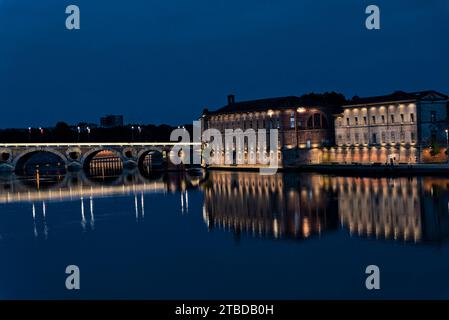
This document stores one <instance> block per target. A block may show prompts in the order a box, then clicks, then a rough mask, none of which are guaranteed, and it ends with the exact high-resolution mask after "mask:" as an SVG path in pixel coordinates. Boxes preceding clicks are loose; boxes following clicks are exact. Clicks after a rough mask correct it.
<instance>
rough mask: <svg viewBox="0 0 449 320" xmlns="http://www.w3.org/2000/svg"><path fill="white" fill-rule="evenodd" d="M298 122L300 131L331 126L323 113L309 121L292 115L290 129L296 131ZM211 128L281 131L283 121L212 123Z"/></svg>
mask: <svg viewBox="0 0 449 320" xmlns="http://www.w3.org/2000/svg"><path fill="white" fill-rule="evenodd" d="M296 121H297V122H298V128H299V129H327V128H329V124H328V121H327V118H326V116H324V115H323V114H321V113H315V114H313V115H311V116H309V117H308V118H307V119H305V118H304V117H298V118H296V117H295V112H292V113H291V114H290V123H289V128H290V129H294V128H295V126H296ZM210 126H211V127H216V128H217V129H227V128H242V129H243V130H246V129H280V128H281V121H280V119H279V118H273V119H268V120H266V119H262V120H248V121H231V122H225V123H223V122H216V121H211V122H210Z"/></svg>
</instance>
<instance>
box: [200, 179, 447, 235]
mask: <svg viewBox="0 0 449 320" xmlns="http://www.w3.org/2000/svg"><path fill="white" fill-rule="evenodd" d="M204 193H205V204H204V213H203V216H204V220H205V222H206V224H207V225H208V226H209V227H210V228H213V227H218V228H222V229H225V230H230V231H232V232H235V233H236V234H240V233H241V232H242V231H245V232H248V233H250V234H252V235H258V236H272V237H275V238H292V237H293V238H309V237H310V236H313V235H322V234H324V233H327V232H331V231H333V230H336V229H337V228H338V227H339V226H338V225H339V224H340V227H341V228H342V229H344V230H348V231H349V233H350V234H351V235H357V236H359V237H368V238H375V239H387V240H398V241H405V242H411V243H420V242H425V243H429V242H441V241H444V240H447V239H448V237H449V207H448V206H449V180H448V179H444V178H441V179H439V178H435V177H412V178H358V177H335V176H322V175H315V174H284V175H283V174H277V175H276V176H261V175H258V174H256V173H245V174H240V173H238V174H237V173H221V172H213V173H211V175H210V180H209V182H208V184H207V185H206V186H205V188H204ZM338 222H340V223H338Z"/></svg>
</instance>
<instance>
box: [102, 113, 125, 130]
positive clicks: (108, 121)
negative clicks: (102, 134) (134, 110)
mask: <svg viewBox="0 0 449 320" xmlns="http://www.w3.org/2000/svg"><path fill="white" fill-rule="evenodd" d="M100 124H101V126H102V127H104V128H114V127H122V126H123V116H121V115H107V116H105V117H102V118H101V119H100Z"/></svg>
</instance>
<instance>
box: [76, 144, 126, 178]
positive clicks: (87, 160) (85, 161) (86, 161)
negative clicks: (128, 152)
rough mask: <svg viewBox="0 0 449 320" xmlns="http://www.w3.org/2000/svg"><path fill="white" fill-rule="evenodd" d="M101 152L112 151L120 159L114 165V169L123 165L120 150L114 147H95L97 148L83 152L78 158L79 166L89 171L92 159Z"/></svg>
mask: <svg viewBox="0 0 449 320" xmlns="http://www.w3.org/2000/svg"><path fill="white" fill-rule="evenodd" d="M102 152H105V153H106V152H110V153H112V154H113V155H114V156H115V157H116V158H118V159H120V162H119V164H116V165H115V166H114V168H112V169H114V170H116V169H120V170H122V169H123V166H124V159H123V155H122V152H120V150H117V149H115V148H110V147H97V148H93V149H91V150H89V151H87V152H86V153H84V154H83V156H82V157H81V158H80V163H81V166H82V168H83V169H84V170H86V171H87V172H89V169H90V165H91V162H92V160H93V159H94V158H95V157H96V156H97V155H98V154H100V153H102Z"/></svg>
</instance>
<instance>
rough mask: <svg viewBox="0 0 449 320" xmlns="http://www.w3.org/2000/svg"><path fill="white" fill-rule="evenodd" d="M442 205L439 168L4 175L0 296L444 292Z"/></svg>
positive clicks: (444, 183) (447, 197)
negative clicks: (377, 281)
mask: <svg viewBox="0 0 449 320" xmlns="http://www.w3.org/2000/svg"><path fill="white" fill-rule="evenodd" d="M448 202H449V179H445V178H438V177H403V178H360V177H339V176H325V175H318V174H277V175H275V176H269V177H267V176H260V175H258V174H257V173H230V172H219V171H215V172H210V173H209V174H208V175H204V176H190V175H188V174H181V173H171V174H161V175H153V176H151V177H143V176H142V175H140V174H139V173H132V172H127V173H124V174H122V175H120V176H116V177H110V178H100V177H98V178H92V177H91V178H88V177H86V176H85V175H84V174H82V173H77V174H73V173H70V174H67V175H61V176H53V177H51V178H45V177H42V179H41V181H40V182H39V186H38V185H37V182H36V181H35V180H34V179H32V178H24V177H18V176H11V175H10V176H1V177H0V255H1V257H2V258H1V263H0V298H2V299H17V298H19V299H22V298H39V299H42V298H45V299H46V298H51V299H53V298H64V299H65V298H76V299H81V298H82V299H90V298H94V299H107V298H129V299H240V298H242V299H266V298H267V299H317V298H322V299H329V298H352V299H354V298H355V299H359V298H360V299H370V298H387V299H391V298H424V299H425V298H429V299H430V298H431V299H435V298H436V299H448V298H449V249H448V244H447V242H448V238H449V212H448ZM71 264H75V265H78V266H79V268H80V271H81V290H79V291H69V290H67V289H65V279H66V276H67V275H66V274H65V268H66V266H67V265H71ZM370 264H375V265H378V266H379V267H380V270H381V290H379V291H376V292H370V291H367V290H366V289H365V278H366V275H365V268H366V266H368V265H370Z"/></svg>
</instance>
